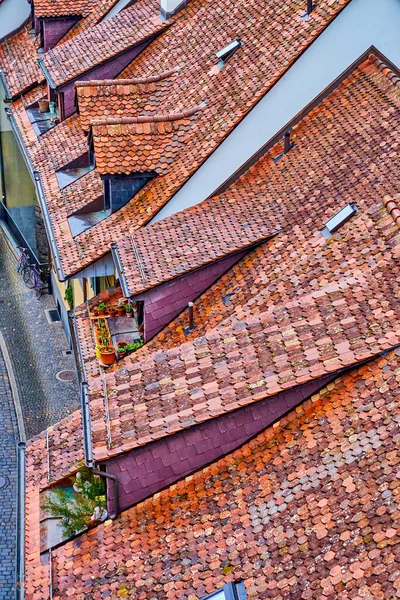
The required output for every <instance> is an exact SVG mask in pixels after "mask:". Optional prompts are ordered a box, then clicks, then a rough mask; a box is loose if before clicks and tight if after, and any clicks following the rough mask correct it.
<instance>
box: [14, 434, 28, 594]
mask: <svg viewBox="0 0 400 600" xmlns="http://www.w3.org/2000/svg"><path fill="white" fill-rule="evenodd" d="M25 448H26V444H25V442H18V446H17V486H18V491H17V590H16V597H17V600H24V598H25V470H26V458H25Z"/></svg>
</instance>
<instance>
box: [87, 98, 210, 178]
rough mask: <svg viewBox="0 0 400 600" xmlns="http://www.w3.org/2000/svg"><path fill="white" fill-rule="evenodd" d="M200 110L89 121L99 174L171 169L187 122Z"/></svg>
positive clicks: (193, 109)
mask: <svg viewBox="0 0 400 600" xmlns="http://www.w3.org/2000/svg"><path fill="white" fill-rule="evenodd" d="M202 108H203V106H202V105H199V106H195V107H194V108H192V109H189V110H187V111H184V112H180V113H171V114H160V115H153V116H150V115H149V116H143V117H122V118H117V119H111V118H109V119H105V120H99V121H92V127H91V135H92V139H93V146H94V152H95V156H96V168H97V171H98V172H99V173H100V175H115V174H126V175H129V174H130V173H134V172H143V171H155V172H156V173H157V174H159V175H162V174H164V173H166V172H167V171H168V170H170V169H171V165H172V164H173V162H174V160H175V158H176V155H177V154H178V153H179V151H180V150H181V149H182V147H183V145H184V143H185V139H186V137H187V134H188V131H189V130H190V126H191V121H194V120H195V115H196V113H198V112H199V111H200V110H201V109H202Z"/></svg>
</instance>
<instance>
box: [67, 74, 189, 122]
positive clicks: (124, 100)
mask: <svg viewBox="0 0 400 600" xmlns="http://www.w3.org/2000/svg"><path fill="white" fill-rule="evenodd" d="M178 73H179V68H176V69H170V70H169V71H166V72H165V73H160V74H157V75H153V76H149V77H141V78H137V79H111V80H110V79H107V80H104V81H77V82H76V83H75V87H76V93H77V97H78V105H79V115H80V122H81V127H83V129H84V130H86V131H87V130H88V129H89V128H90V121H92V120H94V119H107V118H109V117H115V118H120V117H133V116H137V115H146V114H154V113H160V112H162V110H160V109H162V103H163V102H164V103H166V102H165V97H166V96H168V94H169V93H170V92H171V88H172V87H173V85H174V83H175V79H176V76H177V74H178Z"/></svg>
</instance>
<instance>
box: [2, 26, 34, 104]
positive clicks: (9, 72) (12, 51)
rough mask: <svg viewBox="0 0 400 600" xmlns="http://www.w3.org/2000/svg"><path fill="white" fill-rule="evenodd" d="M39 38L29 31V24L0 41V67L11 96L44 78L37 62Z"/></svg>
mask: <svg viewBox="0 0 400 600" xmlns="http://www.w3.org/2000/svg"><path fill="white" fill-rule="evenodd" d="M38 48H39V39H38V38H37V37H36V36H35V34H34V33H30V25H26V26H25V27H23V29H22V30H21V31H19V32H18V33H17V34H15V35H14V36H13V37H10V38H5V39H4V41H2V42H1V43H0V68H1V69H2V70H3V73H4V77H5V80H6V82H7V87H8V89H9V93H10V96H11V97H14V96H16V95H17V94H20V93H21V92H23V91H24V90H26V89H27V88H30V87H32V86H33V85H34V84H37V83H40V82H41V81H43V80H44V76H43V73H42V72H41V70H40V69H39V66H38V64H37V50H38Z"/></svg>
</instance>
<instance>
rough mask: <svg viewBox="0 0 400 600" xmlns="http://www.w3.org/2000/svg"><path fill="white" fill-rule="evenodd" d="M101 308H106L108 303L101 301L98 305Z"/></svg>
mask: <svg viewBox="0 0 400 600" xmlns="http://www.w3.org/2000/svg"><path fill="white" fill-rule="evenodd" d="M97 308H98V309H99V310H106V308H107V305H106V303H105V302H100V304H99V305H98V307H97Z"/></svg>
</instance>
